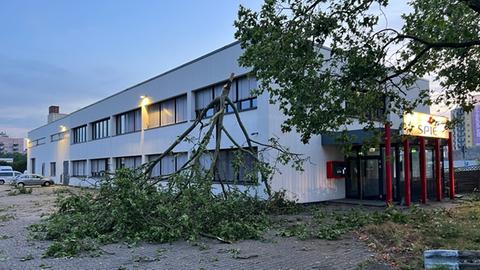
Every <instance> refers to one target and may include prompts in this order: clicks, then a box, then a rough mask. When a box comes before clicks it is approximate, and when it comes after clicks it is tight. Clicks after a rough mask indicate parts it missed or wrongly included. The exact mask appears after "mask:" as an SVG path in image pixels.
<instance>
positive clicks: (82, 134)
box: [72, 125, 87, 144]
mask: <svg viewBox="0 0 480 270" xmlns="http://www.w3.org/2000/svg"><path fill="white" fill-rule="evenodd" d="M72 135H73V144H76V143H84V142H86V141H87V125H83V126H80V127H76V128H74V129H72Z"/></svg>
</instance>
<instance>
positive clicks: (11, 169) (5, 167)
mask: <svg viewBox="0 0 480 270" xmlns="http://www.w3.org/2000/svg"><path fill="white" fill-rule="evenodd" d="M3 171H9V172H11V171H13V168H12V166H0V172H3Z"/></svg>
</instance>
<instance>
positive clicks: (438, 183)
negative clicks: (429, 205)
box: [435, 139, 442, 201]
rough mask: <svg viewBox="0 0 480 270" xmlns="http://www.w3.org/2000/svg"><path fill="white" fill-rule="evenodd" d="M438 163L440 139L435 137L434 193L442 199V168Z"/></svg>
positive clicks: (438, 198)
mask: <svg viewBox="0 0 480 270" xmlns="http://www.w3.org/2000/svg"><path fill="white" fill-rule="evenodd" d="M441 166H442V165H441V164H440V139H435V195H436V197H437V201H441V200H442V168H441Z"/></svg>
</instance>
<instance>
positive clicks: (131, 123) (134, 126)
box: [116, 109, 142, 135]
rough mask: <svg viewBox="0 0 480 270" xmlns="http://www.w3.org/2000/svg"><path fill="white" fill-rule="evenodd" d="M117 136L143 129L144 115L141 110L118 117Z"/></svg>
mask: <svg viewBox="0 0 480 270" xmlns="http://www.w3.org/2000/svg"><path fill="white" fill-rule="evenodd" d="M116 124H117V128H116V131H117V133H116V134H117V135H120V134H126V133H130V132H135V131H140V130H141V129H142V113H141V110H140V109H136V110H133V111H129V112H126V113H122V114H119V115H117V116H116Z"/></svg>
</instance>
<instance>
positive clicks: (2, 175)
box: [0, 171, 22, 185]
mask: <svg viewBox="0 0 480 270" xmlns="http://www.w3.org/2000/svg"><path fill="white" fill-rule="evenodd" d="M21 174H22V173H21V172H17V171H0V185H3V184H11V183H12V182H13V180H15V178H17V176H19V175H21Z"/></svg>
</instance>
